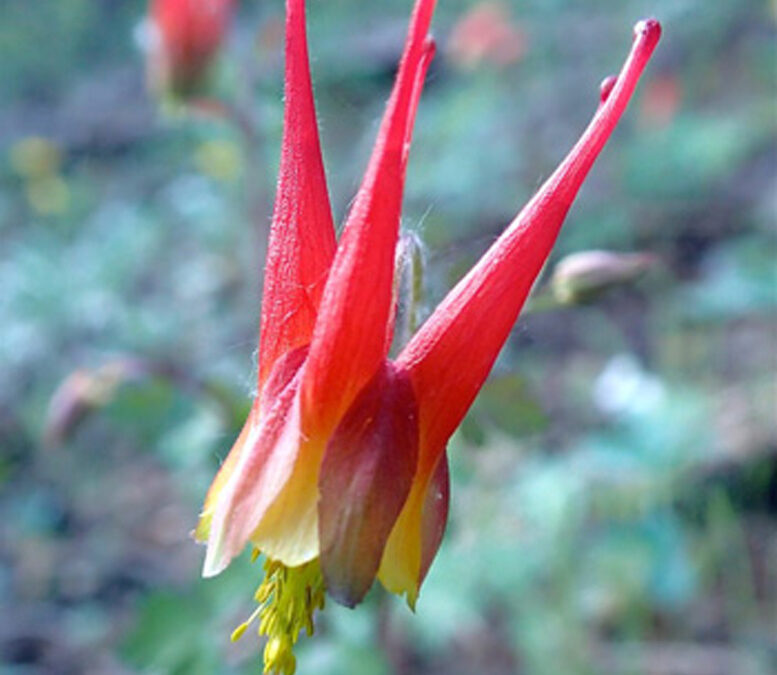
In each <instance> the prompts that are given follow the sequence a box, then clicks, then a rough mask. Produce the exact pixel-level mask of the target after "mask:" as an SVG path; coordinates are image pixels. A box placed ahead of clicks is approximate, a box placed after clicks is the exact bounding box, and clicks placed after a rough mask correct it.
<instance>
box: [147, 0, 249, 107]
mask: <svg viewBox="0 0 777 675" xmlns="http://www.w3.org/2000/svg"><path fill="white" fill-rule="evenodd" d="M233 4H234V0H152V1H151V11H150V14H151V21H152V24H153V26H154V31H155V34H154V44H153V45H152V48H151V53H150V62H149V78H150V80H151V84H152V86H153V87H154V88H155V89H157V90H159V91H161V92H166V93H172V94H174V95H176V96H183V97H186V96H189V95H191V94H193V93H196V91H197V90H198V89H199V88H200V86H201V85H202V82H203V80H204V79H205V76H206V75H207V71H208V68H209V66H210V64H211V61H212V60H213V58H214V57H215V55H216V53H217V52H218V49H219V47H220V46H221V41H222V39H223V37H224V33H225V32H226V29H227V25H228V24H229V20H230V18H231V16H232V7H233Z"/></svg>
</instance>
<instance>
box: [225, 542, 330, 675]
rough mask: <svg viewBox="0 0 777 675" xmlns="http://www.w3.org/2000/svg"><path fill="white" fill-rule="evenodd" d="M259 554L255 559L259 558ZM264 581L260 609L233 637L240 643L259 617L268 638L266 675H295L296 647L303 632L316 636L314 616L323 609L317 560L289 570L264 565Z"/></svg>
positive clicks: (258, 597)
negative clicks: (318, 610) (303, 630)
mask: <svg viewBox="0 0 777 675" xmlns="http://www.w3.org/2000/svg"><path fill="white" fill-rule="evenodd" d="M256 555H257V554H256V552H255V556H254V557H256ZM264 573H265V574H264V580H263V581H262V583H261V584H260V586H259V588H258V589H257V590H256V594H255V595H254V598H255V599H256V601H257V602H258V603H259V607H257V608H256V611H255V612H254V613H253V614H252V615H251V616H250V617H249V619H248V621H245V622H244V623H241V624H240V625H239V626H238V627H237V628H235V630H234V631H233V633H232V641H233V642H234V641H236V640H239V639H240V638H241V637H242V636H243V634H244V633H245V632H246V630H247V629H248V627H249V626H250V625H251V623H252V622H253V621H254V620H255V619H256V617H257V616H258V617H259V631H258V633H259V635H266V636H267V645H266V646H265V648H264V673H265V675H294V671H295V670H296V665H297V663H296V659H295V658H294V645H295V644H296V642H297V639H298V638H299V634H300V633H301V632H302V629H303V628H304V629H305V632H306V633H307V634H308V636H310V635H313V630H314V629H313V613H314V612H315V611H316V610H317V609H324V596H325V587H324V579H323V577H322V576H321V568H320V567H319V564H318V560H317V559H316V560H312V561H311V562H309V563H305V564H304V565H300V566H298V567H286V565H284V564H283V563H280V562H278V561H277V560H269V559H268V560H267V561H266V562H265V563H264Z"/></svg>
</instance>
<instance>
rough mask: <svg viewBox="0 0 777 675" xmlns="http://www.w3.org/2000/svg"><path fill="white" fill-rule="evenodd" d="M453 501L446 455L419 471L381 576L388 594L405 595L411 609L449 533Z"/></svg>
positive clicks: (393, 536) (382, 567)
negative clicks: (449, 513)
mask: <svg viewBox="0 0 777 675" xmlns="http://www.w3.org/2000/svg"><path fill="white" fill-rule="evenodd" d="M449 500H450V479H449V474H448V457H447V456H446V454H445V452H442V453H440V454H439V459H438V460H437V464H436V465H435V466H432V467H426V468H425V467H422V466H421V467H419V470H418V472H417V474H416V477H415V480H414V481H413V486H412V488H411V490H410V496H409V497H408V498H407V501H406V502H405V506H404V507H403V509H402V513H401V514H400V516H399V518H398V519H397V522H396V524H395V525H394V529H393V530H392V531H391V535H390V537H389V540H388V543H387V544H386V548H385V551H384V553H383V558H382V560H381V563H380V570H379V572H378V578H379V579H380V582H381V583H382V584H383V586H384V587H385V588H386V590H388V591H390V592H391V593H395V594H397V595H405V597H406V598H407V604H408V605H409V606H410V608H411V609H415V603H416V600H417V599H418V592H419V590H420V588H421V584H422V583H423V580H424V579H425V578H426V574H427V572H428V571H429V567H430V566H431V564H432V561H433V560H434V557H435V555H436V554H437V550H438V549H439V547H440V542H441V541H442V537H443V534H444V533H445V526H446V524H447V522H448V504H449Z"/></svg>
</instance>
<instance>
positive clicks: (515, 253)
mask: <svg viewBox="0 0 777 675" xmlns="http://www.w3.org/2000/svg"><path fill="white" fill-rule="evenodd" d="M660 34H661V28H660V26H659V24H658V22H657V21H655V20H652V19H651V20H648V21H643V22H640V23H639V24H637V26H636V28H635V39H634V44H633V46H632V49H631V53H630V54H629V56H628V58H627V60H626V63H625V64H624V66H623V69H622V70H621V72H620V75H619V76H618V78H617V81H616V82H615V84H614V85H613V86H612V88H611V89H610V87H609V85H608V87H607V89H609V91H608V92H606V95H604V96H603V98H604V101H603V102H602V103H601V104H600V106H599V108H598V110H597V111H596V114H595V115H594V117H593V120H592V121H591V123H590V124H589V126H588V128H587V129H586V130H585V132H584V133H583V135H582V137H581V138H580V140H579V141H578V142H577V144H576V145H575V146H574V148H573V149H572V150H571V152H570V153H569V155H568V156H567V157H566V159H564V161H563V162H562V163H561V165H560V166H559V167H558V169H556V171H555V172H554V173H553V175H552V176H551V177H550V178H549V179H548V180H547V181H546V182H545V184H544V185H543V186H542V187H541V188H540V190H539V192H538V193H537V194H536V195H535V196H534V197H533V198H532V200H531V201H530V202H529V203H528V204H527V205H526V207H525V208H524V209H523V210H522V211H521V213H520V214H519V215H518V216H517V218H516V219H515V220H514V221H513V223H512V224H511V225H510V227H509V228H508V229H507V230H506V231H505V232H504V233H503V234H502V235H501V236H500V237H499V239H498V240H497V241H496V242H495V243H494V244H493V246H492V247H491V248H490V249H489V250H488V251H487V252H486V254H485V255H484V256H483V257H482V258H481V260H480V261H479V262H478V263H477V265H475V267H474V268H473V269H472V270H471V271H470V272H469V273H468V274H467V275H466V276H465V277H464V278H463V279H462V280H461V281H460V282H459V283H458V284H457V285H456V287H455V288H454V289H453V290H452V291H451V292H450V293H449V294H448V295H447V297H446V298H445V299H444V300H443V301H442V303H441V304H440V305H439V306H438V307H437V309H436V310H435V311H434V313H433V314H432V315H431V316H430V317H429V319H428V320H427V321H426V323H425V324H424V325H423V326H422V327H421V329H420V330H419V331H418V332H417V333H416V335H415V336H414V337H413V339H412V340H411V341H410V343H408V345H407V346H406V347H405V349H404V350H403V351H402V353H401V354H400V356H399V358H398V359H397V362H398V363H399V364H400V365H402V366H404V367H406V368H407V369H408V371H409V372H410V375H411V377H412V379H413V385H414V388H415V390H416V392H417V394H418V397H419V406H420V415H421V434H422V442H421V447H422V452H427V451H428V452H432V453H441V452H443V451H444V448H445V444H446V443H447V440H448V438H449V437H450V435H451V434H452V433H453V431H454V430H455V429H456V427H457V426H458V424H459V422H460V421H461V419H462V417H463V416H464V414H465V413H466V411H467V410H468V408H469V406H470V405H471V404H472V401H473V400H474V398H475V396H476V395H477V392H478V391H479V389H480V387H481V386H482V384H483V381H484V380H485V379H486V377H487V375H488V372H489V371H490V369H491V366H492V365H493V363H494V360H495V359H496V357H497V355H498V353H499V350H500V349H501V347H502V345H503V344H504V342H505V340H506V339H507V336H508V334H509V332H510V329H511V327H512V325H513V323H514V322H515V320H516V318H517V316H518V313H519V312H520V309H521V307H522V306H523V303H524V301H525V299H526V296H527V295H528V294H529V291H530V290H531V287H532V285H533V283H534V280H535V279H536V277H537V275H538V274H539V272H540V270H541V269H542V266H543V265H544V263H545V261H546V259H547V257H548V255H549V253H550V250H551V247H552V246H553V243H554V242H555V240H556V236H557V235H558V232H559V229H560V228H561V224H562V222H563V220H564V217H565V216H566V214H567V211H568V210H569V208H570V206H571V205H572V201H573V200H574V198H575V196H576V194H577V192H578V190H579V189H580V186H581V185H582V183H583V180H584V179H585V177H586V175H587V174H588V171H589V170H590V168H591V166H592V165H593V163H594V160H595V159H596V157H597V155H598V154H599V152H600V151H601V149H602V148H603V147H604V144H605V142H606V141H607V139H608V138H609V136H610V134H611V132H612V130H613V129H614V127H615V125H616V123H617V121H618V119H619V118H620V116H621V114H622V113H623V111H624V109H625V108H626V105H627V103H628V101H629V98H630V97H631V95H632V93H633V92H634V88H635V87H636V84H637V81H638V79H639V77H640V75H641V74H642V71H643V70H644V68H645V65H646V64H647V62H648V60H649V58H650V56H651V54H652V52H653V49H654V48H655V46H656V44H657V42H658V39H659V37H660ZM421 461H423V462H424V463H426V462H427V461H429V460H427V459H425V458H422V460H421Z"/></svg>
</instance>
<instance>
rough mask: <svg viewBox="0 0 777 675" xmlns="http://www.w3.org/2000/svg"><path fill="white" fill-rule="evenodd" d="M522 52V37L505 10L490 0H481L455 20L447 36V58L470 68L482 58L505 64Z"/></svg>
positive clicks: (519, 56)
mask: <svg viewBox="0 0 777 675" xmlns="http://www.w3.org/2000/svg"><path fill="white" fill-rule="evenodd" d="M525 52H526V38H525V36H524V34H523V31H521V29H520V28H518V27H517V26H516V25H514V24H513V23H512V22H511V21H510V17H509V16H508V14H507V10H506V9H505V8H504V7H503V6H502V5H501V4H497V3H492V2H482V3H480V4H479V5H476V6H475V7H473V8H472V9H471V10H470V11H469V12H467V13H466V14H464V16H462V17H461V19H459V21H458V23H457V24H456V25H455V26H454V27H453V31H451V35H450V38H449V39H448V55H449V56H450V59H451V60H452V61H453V62H454V63H456V64H457V65H459V66H461V67H463V68H474V67H475V66H477V65H479V64H480V63H481V62H483V61H487V62H489V63H492V64H494V65H497V66H506V65H509V64H511V63H514V62H516V61H518V60H519V59H520V58H521V57H522V56H523V55H524V53H525Z"/></svg>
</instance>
